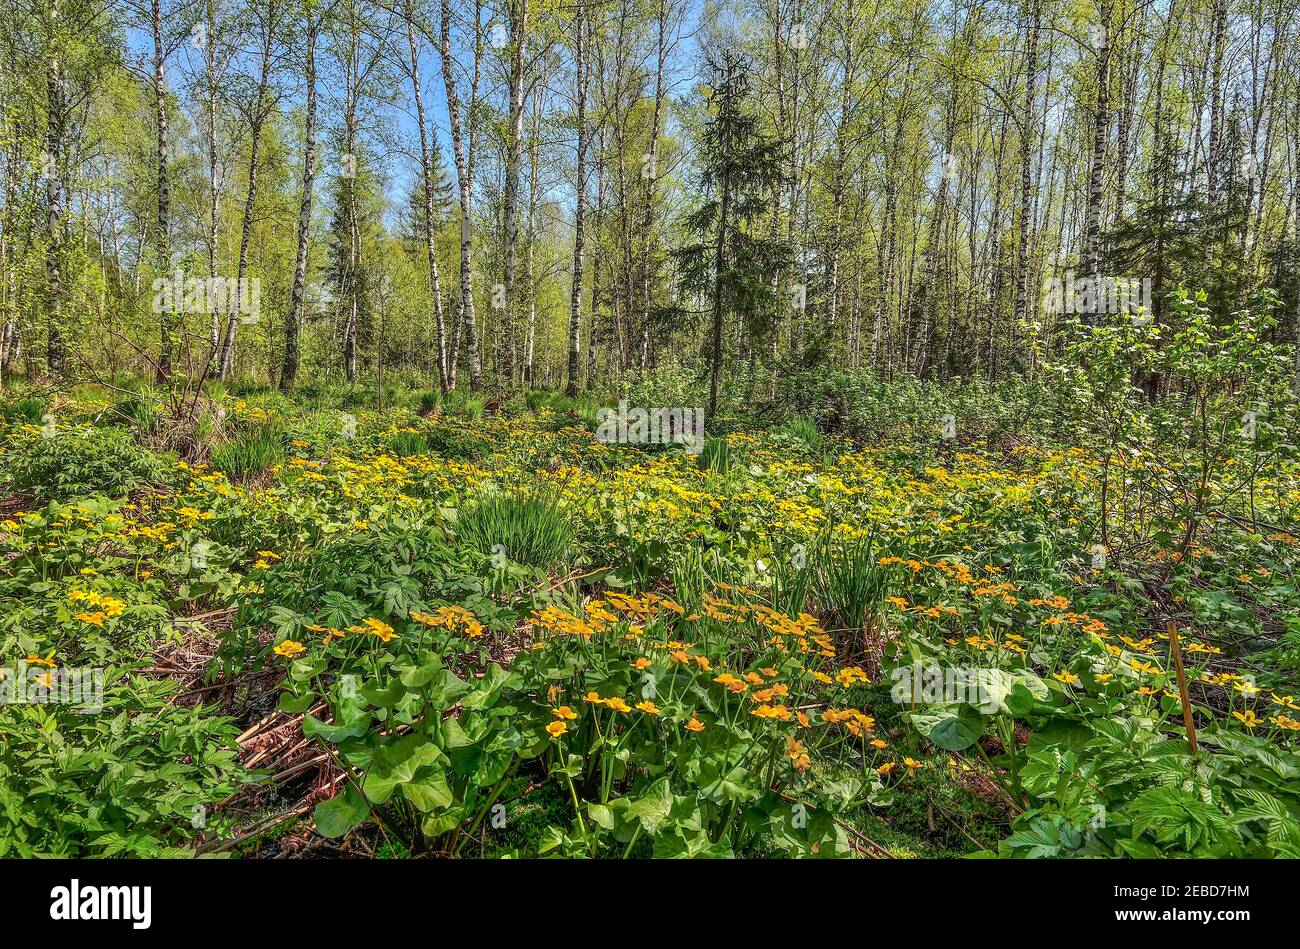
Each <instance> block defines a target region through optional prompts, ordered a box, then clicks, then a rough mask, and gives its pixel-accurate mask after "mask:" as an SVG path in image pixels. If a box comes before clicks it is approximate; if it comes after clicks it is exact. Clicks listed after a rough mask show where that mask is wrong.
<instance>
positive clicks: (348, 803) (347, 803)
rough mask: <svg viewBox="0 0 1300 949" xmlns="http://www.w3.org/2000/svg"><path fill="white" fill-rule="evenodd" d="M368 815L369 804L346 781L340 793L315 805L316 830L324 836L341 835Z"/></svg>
mask: <svg viewBox="0 0 1300 949" xmlns="http://www.w3.org/2000/svg"><path fill="white" fill-rule="evenodd" d="M369 816H370V806H369V805H368V804H367V803H366V799H365V798H364V797H362V796H361V793H360V792H359V791H357V789H356V788H355V787H353V786H352V783H351V782H348V783H347V784H346V785H345V786H344V788H343V791H342V793H340V794H336V795H334V796H333V797H332V798H330V799H329V800H328V801H322V802H321V803H319V804H317V805H316V830H318V831H319V832H320V833H321V834H322V835H324V836H326V837H331V838H333V837H342V836H343V835H344V834H346V833H347V832H348V831H350V830H351V829H352V828H354V827H356V826H357V825H358V824H360V823H361V822H362V821H364V820H365V819H366V818H367V817H369Z"/></svg>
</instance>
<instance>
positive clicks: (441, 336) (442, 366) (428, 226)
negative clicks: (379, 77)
mask: <svg viewBox="0 0 1300 949" xmlns="http://www.w3.org/2000/svg"><path fill="white" fill-rule="evenodd" d="M404 9H405V13H406V39H407V42H408V45H409V47H410V52H411V68H410V72H409V75H410V78H411V88H412V90H413V91H414V93H415V120H416V122H417V123H418V124H419V126H420V172H421V174H422V175H423V180H424V207H423V209H422V210H423V213H424V247H425V252H426V253H427V254H428V258H429V289H430V293H432V294H433V318H434V327H435V330H436V332H437V335H438V386H439V388H440V389H441V391H442V392H444V393H445V392H446V391H447V390H448V389H449V388H451V384H450V377H449V376H448V374H447V326H446V323H445V321H444V319H443V314H442V285H441V284H440V283H439V281H438V258H437V255H436V254H435V252H434V233H433V188H434V181H433V166H432V161H431V158H430V150H429V149H430V146H429V129H428V126H427V125H426V124H425V120H424V93H423V92H422V91H421V89H420V56H419V51H418V50H417V49H416V46H415V22H414V13H413V11H412V9H411V4H410V2H409V0H408V2H407V3H406V5H405V8H404Z"/></svg>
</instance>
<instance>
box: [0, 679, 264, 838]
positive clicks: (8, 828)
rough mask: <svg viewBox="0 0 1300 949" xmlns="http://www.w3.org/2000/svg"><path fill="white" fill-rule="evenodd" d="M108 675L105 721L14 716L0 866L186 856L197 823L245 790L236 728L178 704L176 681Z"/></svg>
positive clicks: (58, 707) (4, 750)
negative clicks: (238, 785) (7, 860)
mask: <svg viewBox="0 0 1300 949" xmlns="http://www.w3.org/2000/svg"><path fill="white" fill-rule="evenodd" d="M29 671H30V670H29ZM54 671H55V672H56V674H57V670H54ZM42 674H43V673H42ZM103 676H104V683H105V686H104V693H103V696H102V702H103V708H102V710H100V711H98V712H94V711H93V710H91V709H83V708H80V707H75V706H73V705H71V704H67V703H64V704H11V705H6V706H5V707H6V709H7V711H6V712H5V716H6V721H5V740H4V741H3V742H0V814H3V815H4V816H3V822H4V825H5V831H4V833H2V834H0V857H38V856H39V857H116V856H130V857H147V856H155V857H156V856H177V855H188V854H190V853H191V852H192V850H191V848H189V847H187V846H186V843H187V841H189V840H191V839H193V838H194V837H195V835H196V833H197V831H196V830H195V827H196V826H197V825H198V823H199V820H200V819H202V821H203V822H204V823H206V817H207V814H208V809H209V808H210V807H211V805H213V804H215V803H216V802H218V801H220V800H222V799H223V798H225V797H227V796H228V795H230V794H231V793H232V792H233V791H234V790H235V775H236V773H237V771H238V765H237V764H236V762H235V743H234V737H235V734H236V732H237V729H235V728H233V727H232V725H231V723H230V721H229V720H228V719H226V718H223V717H221V716H218V715H214V714H213V713H212V711H211V710H207V709H201V708H200V709H188V708H179V707H177V706H175V705H173V704H172V703H171V700H172V698H173V694H174V692H175V691H176V688H177V686H176V684H175V683H174V682H167V681H162V682H159V681H153V680H150V679H146V678H144V677H141V676H136V677H127V676H126V675H125V670H124V669H120V668H109V669H106V670H104V673H103ZM211 829H212V830H216V829H217V828H216V827H215V826H214V827H212V828H211Z"/></svg>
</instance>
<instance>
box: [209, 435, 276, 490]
mask: <svg viewBox="0 0 1300 949" xmlns="http://www.w3.org/2000/svg"><path fill="white" fill-rule="evenodd" d="M285 457H286V452H285V448H284V438H283V437H282V435H281V434H280V432H279V431H278V430H277V429H275V428H271V427H267V428H259V429H255V430H254V431H251V432H245V433H244V434H242V435H237V436H235V437H234V438H232V439H230V440H229V441H225V442H222V443H221V444H220V445H218V446H217V447H215V448H213V449H212V454H211V455H210V456H209V458H208V461H209V463H210V464H211V465H212V467H213V468H214V469H216V470H217V471H220V472H222V473H223V474H225V475H226V477H228V478H230V479H231V480H236V481H244V480H247V479H249V478H253V477H256V476H257V475H260V474H261V473H262V472H264V471H266V469H268V468H270V467H271V466H272V465H274V464H278V463H279V462H281V461H283V460H284V459H285Z"/></svg>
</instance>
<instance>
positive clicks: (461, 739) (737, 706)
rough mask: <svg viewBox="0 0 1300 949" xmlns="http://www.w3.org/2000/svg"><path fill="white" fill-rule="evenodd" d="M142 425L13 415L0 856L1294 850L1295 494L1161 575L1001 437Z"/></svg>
mask: <svg viewBox="0 0 1300 949" xmlns="http://www.w3.org/2000/svg"><path fill="white" fill-rule="evenodd" d="M166 411H167V406H166V404H165V402H163V401H159V400H156V399H155V398H154V397H152V396H140V395H136V396H132V397H130V398H126V399H123V398H122V397H121V395H120V394H119V393H114V392H110V391H108V390H103V389H93V388H81V389H77V390H74V391H70V392H59V393H53V394H45V395H41V396H36V395H27V396H26V397H25V398H22V399H17V398H15V399H10V400H9V401H8V402H6V403H4V412H5V420H4V423H3V425H4V454H3V456H0V476H3V479H4V481H3V484H0V490H2V491H3V493H4V500H3V509H2V510H0V555H2V556H3V558H4V560H5V562H6V564H7V568H6V571H5V576H3V577H0V595H2V596H3V598H4V600H5V602H6V607H5V610H4V613H3V617H0V652H2V653H3V655H4V657H5V659H4V663H5V665H6V667H7V668H8V669H13V668H18V669H20V670H21V671H20V672H19V674H18V676H16V677H7V679H6V681H10V682H12V681H14V679H15V678H16V679H18V680H20V681H23V682H26V683H27V686H28V693H27V694H28V699H29V700H28V701H27V702H24V703H22V704H15V705H12V706H11V707H10V708H9V709H8V710H7V711H6V712H5V714H6V716H7V717H8V718H9V719H10V722H9V727H8V729H7V730H8V732H9V736H10V737H9V740H8V741H7V742H6V744H5V747H4V749H3V750H0V807H4V808H5V810H6V811H7V813H8V814H9V815H10V817H11V829H10V830H6V831H0V854H6V853H17V854H30V853H42V854H47V853H53V854H67V855H113V854H140V855H150V854H165V853H192V852H195V851H198V852H204V853H214V852H216V853H231V854H236V855H240V856H245V857H259V856H260V857H270V856H307V857H328V856H339V855H347V856H373V857H405V856H419V855H436V856H451V855H455V856H463V857H480V856H482V857H499V856H505V855H515V856H537V855H553V856H589V855H595V856H613V857H617V856H629V857H635V856H769V855H778V856H779V855H787V856H859V857H868V858H879V859H890V858H907V857H934V856H947V855H953V856H957V855H965V854H971V853H977V852H1000V853H1002V854H1004V855H1009V856H1044V855H1097V856H1110V855H1134V856H1160V855H1182V854H1193V855H1244V854H1255V855H1290V856H1296V855H1300V822H1298V821H1297V815H1298V814H1300V810H1297V804H1298V803H1300V755H1298V754H1297V733H1298V732H1300V715H1297V714H1295V713H1297V712H1300V703H1297V700H1296V699H1295V698H1294V697H1293V696H1297V695H1300V681H1298V680H1300V675H1298V673H1297V670H1300V587H1298V586H1297V582H1296V577H1297V566H1298V565H1300V540H1297V534H1300V491H1298V490H1297V483H1296V481H1295V480H1294V478H1292V479H1289V480H1288V479H1284V480H1278V481H1274V482H1272V483H1267V484H1263V485H1261V486H1260V490H1259V491H1258V492H1257V494H1256V496H1255V498H1254V499H1253V508H1252V511H1251V518H1253V519H1251V518H1246V517H1243V516H1241V515H1239V514H1232V515H1231V516H1228V515H1227V514H1225V516H1224V517H1223V518H1222V519H1221V520H1220V521H1219V522H1218V523H1216V524H1215V525H1214V530H1213V531H1212V532H1211V531H1206V532H1205V533H1204V534H1202V535H1198V538H1197V542H1196V543H1195V545H1194V546H1193V547H1192V548H1191V549H1190V551H1189V553H1188V555H1187V556H1186V557H1181V556H1180V557H1178V558H1176V561H1177V562H1178V566H1179V567H1180V568H1181V569H1180V570H1179V571H1177V572H1171V570H1170V567H1171V563H1172V562H1176V561H1175V557H1174V554H1173V553H1171V551H1169V550H1167V549H1165V547H1164V546H1162V545H1160V544H1159V543H1149V544H1144V545H1134V546H1133V547H1131V548H1130V549H1128V550H1126V551H1124V553H1123V556H1122V557H1121V556H1119V555H1117V554H1116V555H1113V556H1111V557H1107V556H1105V555H1099V554H1098V553H1097V552H1096V522H1097V512H1098V460H1097V459H1096V458H1095V457H1093V456H1092V455H1090V454H1089V453H1087V452H1085V451H1083V450H1082V449H1080V448H1078V447H1076V446H1069V445H1061V444H1051V443H1047V442H1043V443H1036V442H1035V441H1033V440H1032V439H1028V438H1026V437H1022V435H1015V436H1012V435H1009V434H1008V433H1004V432H1003V433H993V432H987V431H985V432H977V433H975V434H971V433H967V434H966V435H964V436H963V437H945V435H946V434H948V433H945V432H943V431H934V432H931V433H928V434H926V435H925V436H924V437H919V438H918V437H916V436H915V434H914V433H913V434H911V435H909V436H908V438H909V440H907V441H894V442H886V443H881V444H872V445H862V444H854V443H852V442H850V441H848V440H846V439H841V438H836V437H832V436H830V435H828V434H826V433H824V432H821V431H818V429H817V428H816V427H815V426H813V425H811V424H810V423H808V422H806V421H805V420H799V419H795V420H790V421H787V422H785V423H782V424H780V425H776V426H762V425H759V424H757V423H756V422H755V421H754V420H752V419H746V418H742V417H720V418H718V419H715V420H714V422H713V430H712V431H710V432H709V433H708V439H707V441H702V442H700V443H698V444H687V445H683V444H673V443H669V444H645V443H637V438H638V436H637V434H636V432H635V431H633V432H632V433H631V434H630V435H626V437H623V438H622V439H621V441H620V439H618V438H615V439H614V440H612V441H611V440H609V439H606V438H603V437H602V436H600V435H599V434H598V433H599V432H601V429H600V421H601V419H598V418H597V416H596V412H595V406H594V405H592V404H589V403H586V402H582V401H574V400H568V399H564V398H563V397H558V396H551V395H547V394H544V393H533V394H530V395H528V396H527V397H526V398H520V399H518V400H514V401H510V402H508V403H507V404H505V405H504V406H503V407H501V408H499V409H498V410H496V411H492V412H485V411H484V405H483V403H482V402H481V401H477V400H474V399H470V398H465V397H460V396H453V397H452V398H449V399H442V398H439V397H438V396H437V395H436V394H432V393H426V394H423V395H421V394H419V393H399V394H398V397H397V398H396V399H395V400H394V401H393V402H392V403H391V404H390V405H389V406H387V407H386V408H385V409H384V410H383V411H376V410H374V409H367V408H362V407H360V406H359V405H354V404H349V403H348V402H347V401H339V400H337V399H336V398H335V397H332V396H318V397H314V398H313V397H309V396H308V395H305V394H300V395H297V396H294V397H292V398H289V397H285V396H283V395H280V394H278V393H273V392H269V391H265V390H262V391H250V392H245V393H244V394H242V395H240V396H235V395H232V394H229V393H225V392H219V393H216V394H214V395H213V396H212V397H211V400H210V402H207V403H206V412H207V414H206V416H205V418H206V421H204V420H200V421H199V423H197V424H196V425H195V427H194V430H193V431H191V432H189V433H188V434H187V435H186V436H185V437H184V438H179V439H178V438H175V437H174V432H172V430H171V429H169V427H168V424H167V419H166ZM1127 500H1129V499H1126V498H1124V497H1122V496H1121V497H1119V498H1118V499H1116V498H1115V496H1114V495H1112V500H1111V502H1110V503H1112V504H1113V505H1114V510H1115V512H1116V514H1115V515H1114V516H1115V518H1116V522H1117V523H1116V526H1113V527H1112V530H1113V531H1115V532H1116V533H1118V532H1119V531H1120V530H1122V528H1123V525H1124V523H1125V522H1124V518H1125V517H1126V516H1132V517H1135V518H1136V517H1137V516H1138V515H1137V514H1134V513H1129V512H1131V509H1130V508H1127V507H1125V504H1126V501H1127ZM1118 549H1119V545H1118V544H1112V547H1111V550H1118ZM1169 617H1176V619H1175V625H1174V626H1173V627H1172V629H1173V631H1174V632H1175V633H1178V634H1179V635H1178V642H1177V643H1176V644H1175V643H1174V642H1171V627H1170V626H1169V624H1168V623H1167V622H1166V619H1167V618H1169ZM95 669H98V670H100V673H101V676H102V680H103V687H102V695H100V707H99V709H98V711H97V714H90V715H88V714H83V713H84V712H85V711H86V709H85V708H84V707H83V708H77V707H73V705H72V704H69V703H67V702H64V703H63V704H58V703H54V704H50V703H51V700H50V699H49V698H45V699H40V698H32V696H33V695H34V694H35V692H34V691H33V690H38V691H39V690H40V689H42V688H45V689H54V688H55V687H56V686H57V684H58V682H59V681H61V678H55V677H56V676H57V677H64V676H66V675H67V674H70V673H72V672H75V671H76V670H95ZM83 704H84V703H83ZM1184 709H1186V712H1187V714H1184ZM1189 733H1191V737H1194V738H1195V739H1196V740H1197V741H1198V752H1197V754H1196V755H1195V756H1193V755H1191V754H1190V753H1189ZM24 774H27V775H31V774H39V775H41V777H40V779H39V780H38V781H36V782H35V786H34V787H33V786H32V785H31V784H30V783H28V782H27V781H25V780H24V779H23V778H22V775H24Z"/></svg>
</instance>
